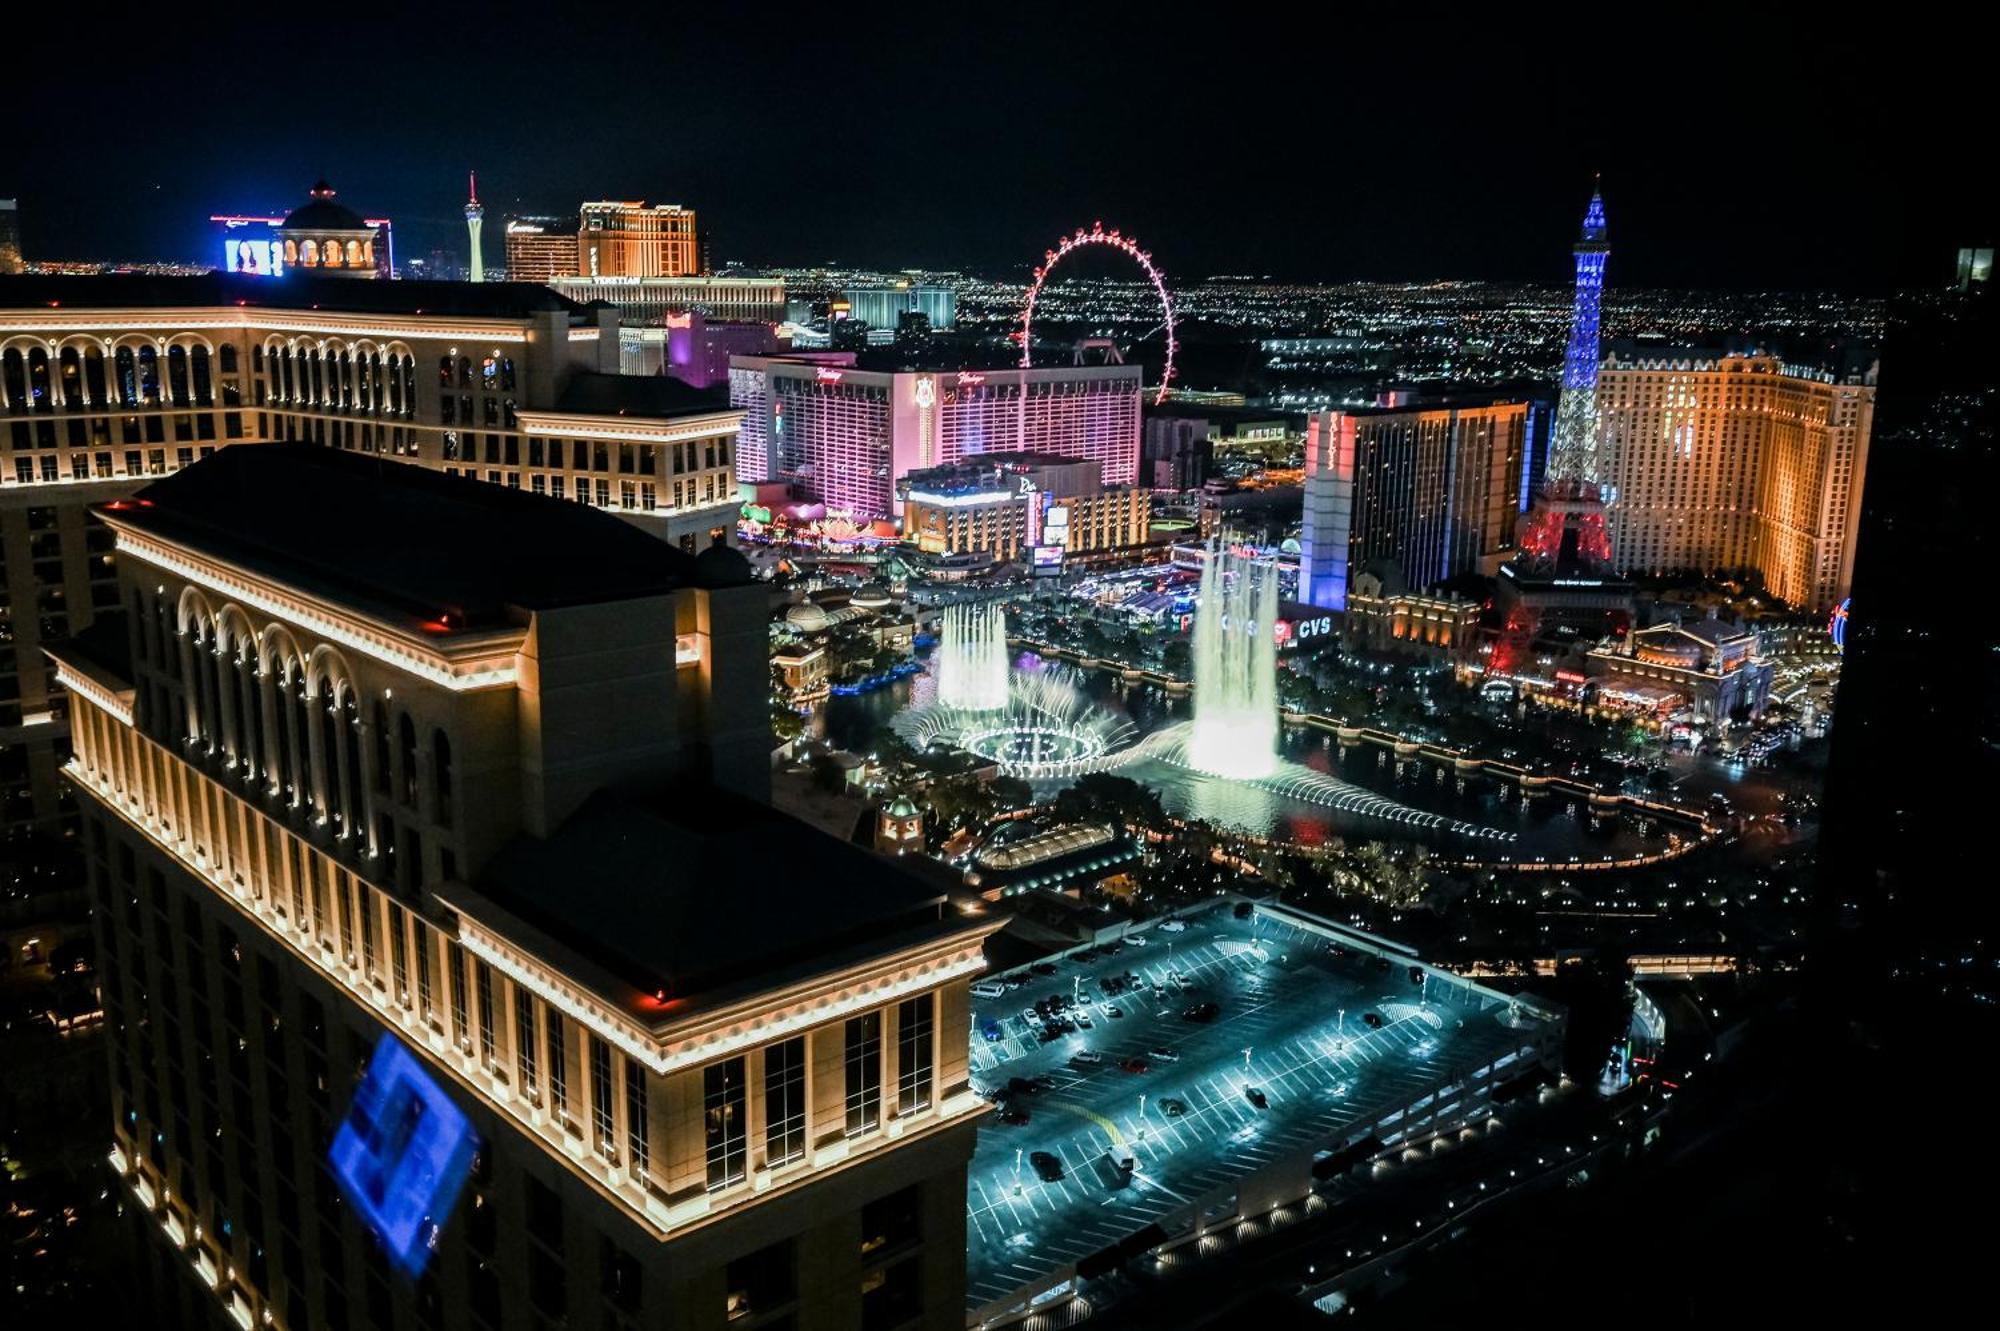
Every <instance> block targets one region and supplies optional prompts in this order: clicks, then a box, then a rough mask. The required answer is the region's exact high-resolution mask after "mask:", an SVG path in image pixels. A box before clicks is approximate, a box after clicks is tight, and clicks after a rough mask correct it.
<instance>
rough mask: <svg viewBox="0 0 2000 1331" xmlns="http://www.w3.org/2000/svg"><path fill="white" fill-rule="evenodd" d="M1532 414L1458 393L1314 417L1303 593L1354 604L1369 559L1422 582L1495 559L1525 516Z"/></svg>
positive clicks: (1334, 603) (1322, 601) (1315, 599)
mask: <svg viewBox="0 0 2000 1331" xmlns="http://www.w3.org/2000/svg"><path fill="white" fill-rule="evenodd" d="M1528 413H1529V404H1528V403H1526V402H1524V401H1512V400H1497V399H1486V398H1480V397H1477V396H1466V395H1454V396H1452V397H1449V398H1445V399H1441V400H1439V401H1438V402H1436V403H1435V404H1434V405H1427V404H1423V403H1415V402H1413V403H1408V404H1400V403H1399V404H1396V405H1389V406H1382V407H1364V408H1360V409H1353V410H1346V411H1322V412H1319V413H1317V414H1315V415H1314V416H1312V417H1311V418H1310V419H1309V420H1308V421H1307V424H1306V483H1305V505H1304V524H1303V529H1302V532H1301V537H1300V545H1301V547H1302V549H1301V553H1300V557H1299V599H1300V600H1301V601H1304V602H1305V603H1306V604H1308V605H1316V606H1319V607H1321V608H1322V609H1327V610H1342V609H1345V608H1346V605H1347V585H1348V576H1349V572H1350V570H1352V569H1354V568H1356V567H1357V566H1358V565H1360V564H1361V563H1363V562H1364V561H1366V562H1369V563H1373V564H1377V565H1387V564H1394V565H1395V566H1396V567H1397V568H1398V569H1399V570H1400V572H1401V574H1402V578H1403V580H1404V581H1405V582H1406V583H1407V585H1409V586H1410V587H1413V588H1419V589H1421V588H1425V587H1430V586H1434V585H1435V584H1437V583H1439V582H1443V581H1444V580H1446V579H1447V578H1452V577H1456V576H1458V575H1459V574H1462V573H1474V572H1479V571H1481V570H1482V566H1483V565H1486V564H1488V563H1489V562H1494V561H1497V560H1498V559H1499V557H1500V556H1501V555H1502V554H1503V552H1505V551H1506V550H1507V549H1508V548H1510V547H1511V546H1512V545H1513V543H1514V529H1515V525H1516V523H1517V522H1518V521H1519V518H1520V495H1521V469H1522V466H1523V458H1524V454H1525V450H1526V446H1527V427H1528Z"/></svg>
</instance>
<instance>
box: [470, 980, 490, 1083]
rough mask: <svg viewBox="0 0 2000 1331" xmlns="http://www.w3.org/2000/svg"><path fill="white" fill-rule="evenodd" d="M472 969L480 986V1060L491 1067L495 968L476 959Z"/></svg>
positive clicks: (478, 998)
mask: <svg viewBox="0 0 2000 1331" xmlns="http://www.w3.org/2000/svg"><path fill="white" fill-rule="evenodd" d="M472 970H473V975H474V976H475V977H476V982H477V984H478V986H479V990H478V993H477V995H476V998H477V1000H478V1003H479V1061H480V1062H481V1063H483V1064H485V1065H486V1066H487V1067H489V1068H490V1067H492V1066H493V968H492V967H491V966H489V965H487V964H486V963H485V962H483V961H475V962H473V963H472Z"/></svg>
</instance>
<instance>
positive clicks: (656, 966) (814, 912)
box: [475, 786, 964, 999]
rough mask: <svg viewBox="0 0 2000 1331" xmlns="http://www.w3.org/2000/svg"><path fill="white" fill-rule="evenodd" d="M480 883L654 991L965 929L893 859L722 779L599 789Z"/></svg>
mask: <svg viewBox="0 0 2000 1331" xmlns="http://www.w3.org/2000/svg"><path fill="white" fill-rule="evenodd" d="M475 887H476V888H477V889H478V890H479V891H480V892H481V893H483V894H484V895H486V896H487V897H489V898H491V899H492V901H493V902H495V903H496V904H498V905H500V906H501V907H503V908H505V909H506V910H507V911H509V912H510V913H512V914H514V915H516V916H517V917H518V918H519V919H521V920H522V921H524V922H526V923H528V924H530V925H532V926H534V927H535V928H537V929H540V930H542V931H543V932H544V933H546V934H548V935H549V936H550V937H551V938H553V939H554V940H556V941H557V942H559V943H561V944H563V945H564V946H566V947H568V948H571V949H574V950H575V951H576V952H578V953H579V954H581V955H582V956H584V957H586V958H588V959H590V960H593V961H595V962H596V963H597V964H598V965H600V966H602V967H603V968H604V969H605V971H607V972H608V973H609V974H610V975H612V976H613V977H615V978H617V979H619V980H622V981H624V982H625V983H627V984H630V985H632V986H633V987H634V988H635V989H638V990H640V991H641V992H642V993H652V992H653V991H655V990H658V989H664V990H666V991H667V993H668V995H669V997H670V998H672V999H686V998H690V997H693V996H696V995H701V996H704V997H715V998H720V997H724V996H726V994H727V993H728V992H729V991H731V990H734V989H736V988H737V987H739V986H740V987H742V988H744V989H746V990H748V989H766V988H771V987H773V986H774V985H777V984H782V983H785V982H787V981H788V980H791V979H794V978H800V977H803V976H805V975H809V974H813V973H816V972H820V971H824V970H827V969H830V968H833V967H836V966H839V965H841V964H844V963H845V962H847V961H858V960H860V959H863V958H866V957H870V956H877V955H881V954H883V953H885V952H889V951H892V950H894V949H895V948H897V947H901V946H908V945H911V944H915V943H918V942H921V941H923V940H925V939H927V938H934V937H940V936H942V935H944V934H946V933H950V932H952V931H954V930H957V929H960V928H963V927H964V926H963V925H962V924H961V923H960V922H958V921H956V920H947V919H945V918H943V917H942V909H941V907H942V903H943V901H944V899H945V898H944V893H943V892H942V891H940V890H939V889H937V888H935V887H932V886H930V885H928V884H926V883H924V882H922V881H920V880H919V879H917V878H915V877H913V876H911V875H909V874H906V873H904V872H903V871H902V870H901V869H900V868H899V867H897V866H896V865H895V864H894V863H893V862H891V861H889V860H886V859H884V858H882V857H879V856H877V855H875V854H874V853H872V852H870V851H867V850H864V849H862V848H861V847H859V846H855V845H852V844H850V843H848V842H844V841H840V840H837V839H836V838H834V837H830V836H827V835H826V834H825V833H823V832H820V831H818V830H817V829H815V828H813V827H811V826H809V825H807V824H805V823H803V822H800V821H799V820H798V819H796V818H792V817H790V816H789V815H787V814H784V813H780V812H779V811H777V810H776V809H773V808H771V807H769V806H768V805H764V804H760V803H757V802H756V801H754V800H750V799H746V798H744V797H742V796H740V795H733V794H730V793H728V792H726V791H721V790H717V789H714V788H713V787H708V786H702V787H671V788H661V789H657V790H607V791H600V792H599V793H598V794H596V795H593V796H592V797H591V798H590V799H589V800H587V801H585V803H584V804H583V806H582V807H581V808H579V809H578V810H577V811H576V812H575V813H574V814H572V815H570V817H569V818H568V819H567V820H566V821H565V822H564V823H563V825H562V826H561V827H560V828H558V829H557V830H556V832H555V834H554V835H553V836H550V837H548V838H546V839H538V838H535V837H527V836H523V837H519V838H516V839H515V840H514V841H513V842H512V843H510V844H509V845H507V846H506V847H504V848H502V850H501V851H500V853H499V854H497V855H495V856H494V857H493V858H492V860H491V861H490V863H489V864H488V866H487V868H486V870H485V871H484V873H483V874H482V875H481V877H480V879H479V881H478V882H477V883H476V884H475Z"/></svg>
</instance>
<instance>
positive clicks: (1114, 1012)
mask: <svg viewBox="0 0 2000 1331" xmlns="http://www.w3.org/2000/svg"><path fill="white" fill-rule="evenodd" d="M1104 1015H1105V1016H1107V1017H1109V1018H1111V1019H1112V1020H1113V1021H1116V1020H1118V1018H1120V1017H1122V1016H1124V1015H1125V1009H1124V1008H1122V1007H1119V1006H1118V1005H1117V1004H1116V1003H1106V1004H1105V1005H1104Z"/></svg>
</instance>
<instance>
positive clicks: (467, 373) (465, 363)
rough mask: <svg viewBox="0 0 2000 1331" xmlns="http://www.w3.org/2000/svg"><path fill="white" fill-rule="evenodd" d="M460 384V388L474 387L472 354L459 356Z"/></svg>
mask: <svg viewBox="0 0 2000 1331" xmlns="http://www.w3.org/2000/svg"><path fill="white" fill-rule="evenodd" d="M458 386H459V387H460V388H470V387H472V357H470V356H460V357H459V358H458Z"/></svg>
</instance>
